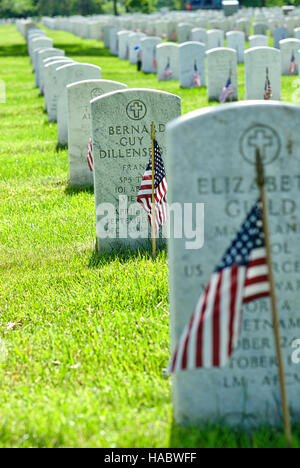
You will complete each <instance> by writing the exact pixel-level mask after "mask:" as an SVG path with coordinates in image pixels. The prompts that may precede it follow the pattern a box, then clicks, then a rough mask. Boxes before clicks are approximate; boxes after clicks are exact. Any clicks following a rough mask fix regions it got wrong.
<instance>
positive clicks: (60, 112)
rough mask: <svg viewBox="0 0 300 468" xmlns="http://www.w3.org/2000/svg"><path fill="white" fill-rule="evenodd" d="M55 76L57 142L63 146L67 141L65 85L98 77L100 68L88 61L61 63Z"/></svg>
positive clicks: (99, 76)
mask: <svg viewBox="0 0 300 468" xmlns="http://www.w3.org/2000/svg"><path fill="white" fill-rule="evenodd" d="M56 78H57V88H56V92H55V97H54V100H56V103H57V142H58V144H59V145H62V146H63V145H67V143H68V112H67V108H68V104H67V85H68V84H71V83H76V82H77V81H83V80H89V79H91V80H92V79H100V78H101V68H100V67H97V66H96V65H91V64H89V63H70V64H66V65H64V64H63V65H62V66H61V67H59V68H57V70H56Z"/></svg>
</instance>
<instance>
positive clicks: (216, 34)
mask: <svg viewBox="0 0 300 468" xmlns="http://www.w3.org/2000/svg"><path fill="white" fill-rule="evenodd" d="M223 46H224V32H223V31H221V30H220V29H210V30H209V31H207V50H210V49H216V48H217V47H223Z"/></svg>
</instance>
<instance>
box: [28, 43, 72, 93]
mask: <svg viewBox="0 0 300 468" xmlns="http://www.w3.org/2000/svg"><path fill="white" fill-rule="evenodd" d="M64 55H65V51H64V50H62V49H55V48H54V47H52V48H49V49H44V50H40V51H39V52H38V54H37V66H36V70H35V83H36V86H37V87H39V88H41V87H40V76H41V73H42V72H41V70H42V67H43V60H45V59H47V58H49V57H63V56H64Z"/></svg>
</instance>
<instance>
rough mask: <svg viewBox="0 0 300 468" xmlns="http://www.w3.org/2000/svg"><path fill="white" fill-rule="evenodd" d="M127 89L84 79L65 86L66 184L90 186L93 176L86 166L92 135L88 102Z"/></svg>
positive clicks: (110, 83) (101, 81) (112, 82)
mask: <svg viewBox="0 0 300 468" xmlns="http://www.w3.org/2000/svg"><path fill="white" fill-rule="evenodd" d="M124 88H127V85H125V84H123V83H118V82H117V81H110V80H85V81H79V82H77V83H72V84H70V85H67V94H68V149H69V180H70V185H93V184H94V178H93V173H92V172H91V170H90V169H89V167H88V163H87V149H88V145H89V139H90V137H91V136H92V129H91V109H90V101H91V100H93V99H95V98H96V97H99V96H102V95H103V94H106V93H110V92H112V91H116V90H118V89H124Z"/></svg>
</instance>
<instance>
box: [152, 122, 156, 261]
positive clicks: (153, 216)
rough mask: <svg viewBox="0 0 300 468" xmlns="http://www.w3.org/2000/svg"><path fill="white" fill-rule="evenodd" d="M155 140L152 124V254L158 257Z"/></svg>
mask: <svg viewBox="0 0 300 468" xmlns="http://www.w3.org/2000/svg"><path fill="white" fill-rule="evenodd" d="M154 140H155V125H154V122H152V124H151V141H152V223H151V230H152V256H153V258H155V257H156V236H155V187H154V182H155V154H154Z"/></svg>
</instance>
